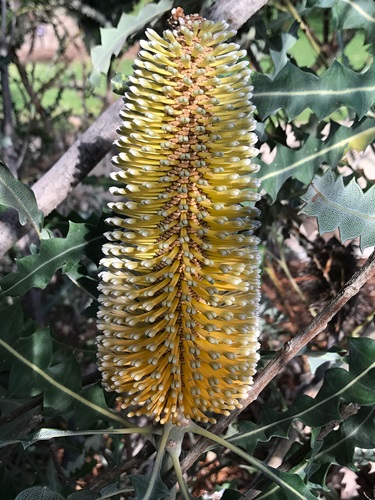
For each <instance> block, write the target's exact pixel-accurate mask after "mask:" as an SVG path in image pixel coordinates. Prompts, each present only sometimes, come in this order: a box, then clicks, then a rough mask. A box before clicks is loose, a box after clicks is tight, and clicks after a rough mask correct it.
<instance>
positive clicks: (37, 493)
mask: <svg viewBox="0 0 375 500" xmlns="http://www.w3.org/2000/svg"><path fill="white" fill-rule="evenodd" d="M15 500H64V497H62V496H61V495H59V494H58V493H56V492H55V491H52V490H50V489H49V488H47V486H34V487H32V488H28V489H27V490H24V491H22V492H21V493H20V494H19V495H17V496H16V499H15Z"/></svg>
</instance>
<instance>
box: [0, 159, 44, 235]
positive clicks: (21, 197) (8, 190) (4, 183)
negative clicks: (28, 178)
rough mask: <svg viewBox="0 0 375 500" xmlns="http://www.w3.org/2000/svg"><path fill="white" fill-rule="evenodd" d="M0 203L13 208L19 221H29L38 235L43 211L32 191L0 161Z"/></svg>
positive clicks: (22, 222) (24, 222) (23, 223)
mask: <svg viewBox="0 0 375 500" xmlns="http://www.w3.org/2000/svg"><path fill="white" fill-rule="evenodd" d="M0 204H2V205H5V206H6V207H11V208H15V209H16V210H17V211H18V216H19V220H20V223H21V224H22V225H25V224H26V222H27V221H30V222H31V223H32V225H33V226H34V228H35V230H36V232H37V233H38V235H39V237H40V233H41V230H42V225H43V212H41V211H40V210H39V208H38V205H37V203H36V199H35V195H34V193H33V191H32V190H31V189H30V188H29V187H27V186H26V185H25V184H22V182H20V181H18V180H17V179H16V178H15V177H14V176H13V175H12V174H11V173H10V172H9V170H8V168H7V167H6V166H5V165H4V163H3V162H2V161H0Z"/></svg>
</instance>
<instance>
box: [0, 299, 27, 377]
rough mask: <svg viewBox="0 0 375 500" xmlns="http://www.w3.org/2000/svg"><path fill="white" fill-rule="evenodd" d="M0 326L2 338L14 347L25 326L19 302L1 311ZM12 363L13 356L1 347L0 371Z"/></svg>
mask: <svg viewBox="0 0 375 500" xmlns="http://www.w3.org/2000/svg"><path fill="white" fill-rule="evenodd" d="M0 324H1V338H2V339H3V340H4V341H5V342H7V343H9V344H11V345H14V343H15V342H16V341H17V340H18V338H19V337H20V335H21V333H22V326H23V311H22V307H21V304H20V303H19V302H18V301H16V302H15V303H14V304H12V305H11V306H9V307H6V308H4V309H1V310H0ZM12 362H13V356H12V355H11V354H10V353H9V352H8V351H7V350H6V349H3V348H2V347H0V371H2V370H6V369H8V368H9V367H10V366H11V364H12Z"/></svg>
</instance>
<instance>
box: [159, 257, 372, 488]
mask: <svg viewBox="0 0 375 500" xmlns="http://www.w3.org/2000/svg"><path fill="white" fill-rule="evenodd" d="M374 274H375V251H374V252H373V253H372V254H371V256H370V257H369V258H368V259H367V261H366V263H365V264H364V265H363V266H362V267H361V269H359V270H358V271H357V272H356V273H355V274H354V275H353V277H352V278H351V279H350V280H349V281H348V282H347V283H346V285H345V286H344V287H343V288H342V289H341V291H340V292H339V293H338V294H337V295H336V297H334V298H333V299H332V300H331V301H330V302H329V303H328V304H327V306H326V307H325V308H324V309H323V310H322V311H321V312H320V313H319V314H318V315H317V316H315V318H313V320H312V321H311V322H310V323H309V324H308V325H307V326H306V327H305V328H304V329H303V330H302V331H301V332H300V333H299V334H298V335H296V336H295V337H294V338H293V339H292V340H290V341H288V342H285V344H284V345H283V346H282V347H281V349H279V351H278V352H277V353H276V355H275V357H274V358H273V359H272V360H271V361H270V362H269V363H268V364H267V365H266V366H265V368H263V369H262V370H261V371H260V372H258V374H257V375H256V376H255V378H254V385H253V387H252V388H251V391H250V393H249V395H248V397H247V398H246V399H244V400H242V404H243V406H242V408H239V409H236V410H234V411H233V412H231V414H230V415H229V416H227V417H226V416H223V417H221V418H220V419H219V420H218V421H217V423H216V424H215V425H213V426H212V427H210V428H209V430H210V432H212V433H213V434H215V435H220V434H221V433H222V432H223V431H224V429H226V428H227V427H228V425H229V424H230V423H231V422H232V421H233V420H234V419H235V418H237V417H238V415H240V413H241V412H242V411H243V410H244V409H245V408H246V407H247V406H249V404H250V403H252V402H253V401H254V400H255V399H257V397H258V396H259V394H260V393H261V392H262V390H263V389H264V388H265V387H266V386H267V385H268V384H269V383H270V382H271V380H273V379H274V378H275V377H276V376H277V375H278V374H279V373H280V372H281V371H282V369H283V368H284V367H285V365H286V364H287V363H288V362H289V361H290V360H291V359H292V358H294V356H296V355H297V354H298V353H299V352H300V351H301V349H302V348H303V347H305V346H306V345H307V344H308V343H309V342H310V341H311V340H312V339H313V338H314V337H316V336H317V335H319V333H321V332H323V331H324V329H325V328H326V326H327V324H328V322H329V321H330V320H331V319H332V318H333V316H335V314H337V313H338V312H339V311H340V310H341V309H342V308H343V306H344V305H345V304H346V303H347V302H348V301H349V300H350V299H351V298H352V297H353V296H354V295H356V294H357V293H358V292H359V290H360V289H361V288H362V286H363V285H364V284H365V283H366V282H367V281H368V280H369V279H370V278H371V277H372V276H373V275H374ZM208 444H209V440H207V439H200V440H199V441H198V442H197V444H196V445H195V446H194V447H193V448H192V449H191V450H190V451H189V453H188V455H187V456H186V457H185V458H184V460H183V461H182V463H181V469H182V471H183V472H186V471H187V470H188V469H189V468H190V467H191V466H192V465H193V463H194V462H195V461H196V460H197V459H198V458H199V456H200V455H201V454H202V453H203V452H204V451H205V449H206V448H207V446H208ZM175 482H176V477H175V475H174V474H171V475H170V476H169V477H168V478H167V479H166V484H167V485H168V486H172V485H174V484H175Z"/></svg>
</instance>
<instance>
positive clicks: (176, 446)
mask: <svg viewBox="0 0 375 500" xmlns="http://www.w3.org/2000/svg"><path fill="white" fill-rule="evenodd" d="M186 425H187V426H188V427H187V426H186ZM189 426H190V421H189V422H188V423H186V424H185V425H184V424H183V425H181V426H174V427H173V429H172V432H171V433H170V435H169V439H168V443H167V448H166V449H167V452H168V454H169V456H170V458H171V460H172V465H173V468H174V470H175V472H176V477H177V481H178V484H179V486H180V493H181V495H182V498H183V500H190V499H191V498H192V497H191V496H190V494H189V490H188V489H187V486H186V483H185V481H184V478H183V475H182V470H181V465H180V455H181V449H182V441H183V439H184V436H185V434H186V432H187V429H188V428H189Z"/></svg>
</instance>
